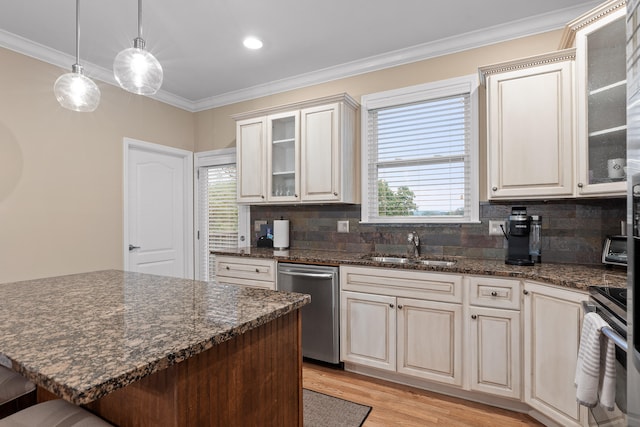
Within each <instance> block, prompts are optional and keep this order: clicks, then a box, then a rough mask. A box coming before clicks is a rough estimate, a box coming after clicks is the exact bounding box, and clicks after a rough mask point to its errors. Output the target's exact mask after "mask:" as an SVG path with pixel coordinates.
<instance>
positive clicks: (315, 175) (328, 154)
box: [301, 102, 358, 203]
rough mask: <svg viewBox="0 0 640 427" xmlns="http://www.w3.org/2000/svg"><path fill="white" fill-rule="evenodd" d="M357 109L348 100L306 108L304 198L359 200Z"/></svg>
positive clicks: (303, 141) (336, 200)
mask: <svg viewBox="0 0 640 427" xmlns="http://www.w3.org/2000/svg"><path fill="white" fill-rule="evenodd" d="M355 112H356V110H355V109H354V108H352V107H351V106H349V105H347V104H345V103H340V102H338V103H334V104H329V105H323V106H319V107H312V108H305V109H303V110H302V111H301V118H302V148H301V155H302V156H301V157H302V161H303V162H304V164H303V168H302V169H303V173H302V182H301V186H302V199H303V200H304V201H309V202H312V201H319V202H326V201H335V202H339V201H342V202H345V203H355V202H356V201H357V200H358V199H357V196H358V194H357V189H358V184H357V183H356V182H355V180H356V179H358V175H355V174H354V173H353V170H354V169H357V167H356V166H357V164H358V161H357V158H356V152H355V148H356V145H355V144H354V142H353V139H354V138H355V137H354V135H355V118H356V117H355Z"/></svg>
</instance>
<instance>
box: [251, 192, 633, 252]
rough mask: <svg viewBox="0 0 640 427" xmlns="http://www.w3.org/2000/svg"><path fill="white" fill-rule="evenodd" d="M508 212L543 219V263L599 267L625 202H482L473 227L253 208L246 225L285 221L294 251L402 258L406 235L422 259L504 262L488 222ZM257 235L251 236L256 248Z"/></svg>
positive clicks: (353, 210) (305, 208)
mask: <svg viewBox="0 0 640 427" xmlns="http://www.w3.org/2000/svg"><path fill="white" fill-rule="evenodd" d="M512 206H526V208H527V213H528V214H529V215H542V262H561V263H570V264H600V262H601V261H600V258H601V250H602V242H603V240H604V238H605V237H606V236H607V235H609V234H620V222H621V221H623V220H625V219H626V200H625V199H623V198H620V199H594V200H561V201H560V200H558V201H534V202H522V203H502V202H501V203H495V202H491V203H489V202H483V203H481V204H480V221H481V222H480V223H478V224H416V225H411V226H407V225H388V224H384V225H382V224H361V223H360V205H298V206H252V207H251V221H252V222H251V223H252V224H253V221H255V220H268V221H269V222H270V223H272V221H273V220H274V219H279V218H280V217H284V218H285V219H288V220H289V221H290V231H289V232H290V236H289V242H290V247H291V248H295V249H317V250H336V251H347V252H359V253H367V252H376V253H384V254H395V255H403V254H405V253H406V251H407V244H406V237H407V233H409V232H411V231H416V232H417V233H418V235H419V236H420V253H421V254H422V255H426V256H429V255H431V256H466V257H472V258H489V259H504V257H505V255H506V248H507V241H506V239H505V238H504V237H503V236H489V220H506V219H507V217H508V216H509V214H510V213H511V207H512ZM338 220H348V221H349V233H338V232H337V231H336V230H337V221H338ZM257 237H258V236H257V235H256V234H254V236H252V244H253V245H254V246H255V242H256V239H257Z"/></svg>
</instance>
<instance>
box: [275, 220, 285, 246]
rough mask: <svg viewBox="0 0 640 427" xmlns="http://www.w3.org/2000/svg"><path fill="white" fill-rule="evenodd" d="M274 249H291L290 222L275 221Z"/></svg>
mask: <svg viewBox="0 0 640 427" xmlns="http://www.w3.org/2000/svg"><path fill="white" fill-rule="evenodd" d="M273 247H274V249H287V248H288V247H289V220H288V219H274V220H273Z"/></svg>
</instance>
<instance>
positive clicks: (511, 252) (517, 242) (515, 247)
mask: <svg viewBox="0 0 640 427" xmlns="http://www.w3.org/2000/svg"><path fill="white" fill-rule="evenodd" d="M530 227H531V217H530V216H528V215H527V208H526V207H524V206H514V207H512V208H511V215H510V216H509V235H508V236H506V237H507V241H508V246H509V247H508V249H507V258H506V259H505V260H504V262H505V264H510V265H533V261H532V260H531V255H530V254H529V231H530Z"/></svg>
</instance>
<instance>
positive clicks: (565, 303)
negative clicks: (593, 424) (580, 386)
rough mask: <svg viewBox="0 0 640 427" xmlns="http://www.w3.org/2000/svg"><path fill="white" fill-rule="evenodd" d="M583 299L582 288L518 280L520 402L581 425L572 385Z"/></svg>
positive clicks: (563, 422)
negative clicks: (521, 357)
mask: <svg viewBox="0 0 640 427" xmlns="http://www.w3.org/2000/svg"><path fill="white" fill-rule="evenodd" d="M586 299H588V295H586V294H585V293H583V292H579V291H571V290H568V289H561V288H558V287H557V286H555V287H554V286H546V285H543V284H537V283H532V282H525V283H524V313H525V319H524V391H525V393H524V396H525V402H526V403H527V404H529V406H531V407H532V408H533V409H535V410H537V411H539V412H541V413H542V414H544V415H546V416H548V417H549V418H551V419H552V420H554V421H556V422H558V423H559V424H560V425H563V426H583V425H586V423H587V416H588V411H587V408H586V407H584V406H580V405H579V404H578V403H577V402H576V388H575V385H574V381H575V373H576V364H577V360H578V349H579V346H580V332H581V323H582V306H581V301H583V300H586Z"/></svg>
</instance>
